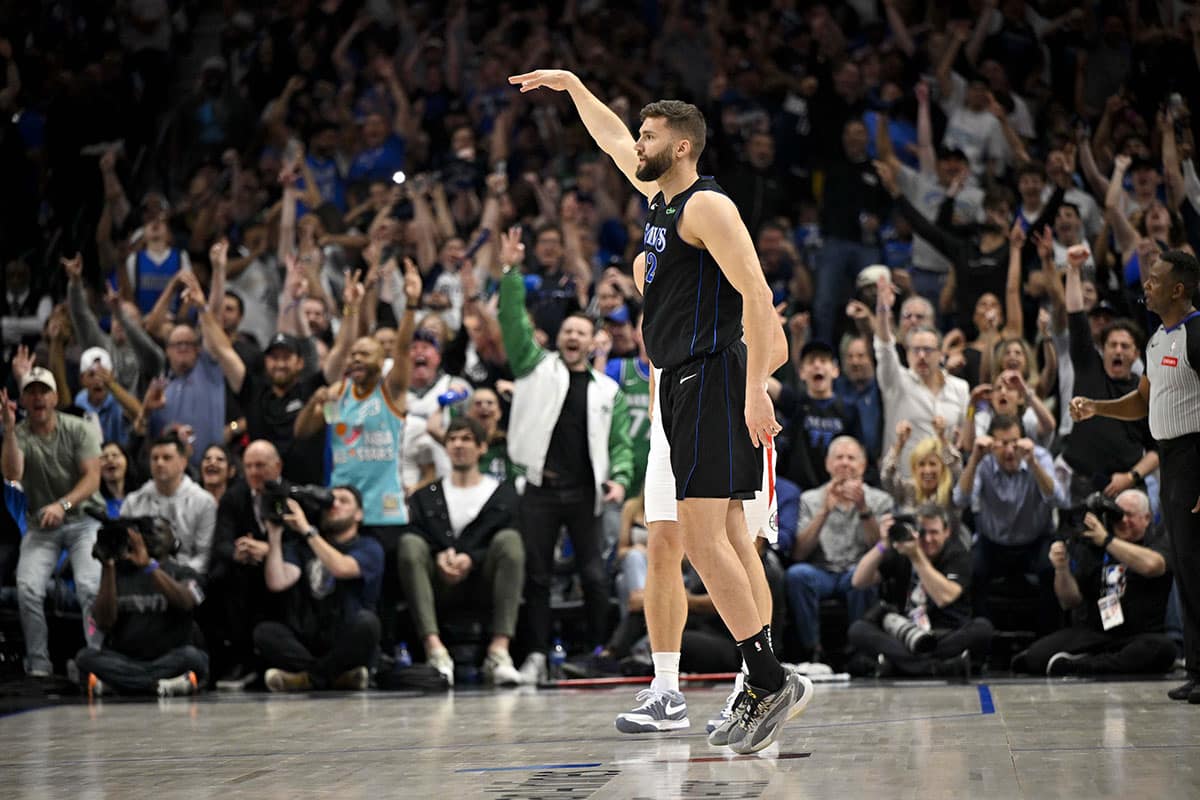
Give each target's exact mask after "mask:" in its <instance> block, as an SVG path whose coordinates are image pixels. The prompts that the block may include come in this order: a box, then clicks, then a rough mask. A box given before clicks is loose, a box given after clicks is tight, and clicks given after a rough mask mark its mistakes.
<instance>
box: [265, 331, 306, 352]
mask: <svg viewBox="0 0 1200 800" xmlns="http://www.w3.org/2000/svg"><path fill="white" fill-rule="evenodd" d="M276 347H282V348H284V349H285V350H289V351H291V352H292V353H295V354H296V355H300V340H299V339H297V338H296V337H295V336H290V335H288V334H286V333H277V334H275V335H274V336H272V337H271V341H269V342H267V349H266V350H264V351H263V352H264V353H269V352H271V351H272V350H273V349H275V348H276Z"/></svg>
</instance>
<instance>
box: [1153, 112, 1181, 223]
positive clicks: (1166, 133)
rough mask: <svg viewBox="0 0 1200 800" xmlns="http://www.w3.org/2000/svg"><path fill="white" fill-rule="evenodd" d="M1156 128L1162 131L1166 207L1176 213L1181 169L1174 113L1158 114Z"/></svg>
mask: <svg viewBox="0 0 1200 800" xmlns="http://www.w3.org/2000/svg"><path fill="white" fill-rule="evenodd" d="M1158 127H1159V130H1161V131H1162V162H1163V175H1164V176H1165V177H1166V184H1167V207H1168V208H1170V209H1172V210H1174V211H1178V210H1179V206H1180V204H1181V203H1183V199H1184V191H1183V169H1182V168H1181V167H1180V165H1179V146H1178V142H1177V141H1176V140H1175V116H1174V111H1171V112H1166V111H1160V112H1159V113H1158Z"/></svg>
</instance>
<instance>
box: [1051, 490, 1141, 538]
mask: <svg viewBox="0 0 1200 800" xmlns="http://www.w3.org/2000/svg"><path fill="white" fill-rule="evenodd" d="M1088 512H1091V513H1092V514H1095V515H1096V518H1097V519H1099V520H1100V524H1101V525H1103V526H1104V527H1105V528H1106V529H1107V530H1109V531H1112V529H1113V528H1114V527H1115V526H1116V524H1117V523H1118V522H1120V521H1121V519H1122V518H1123V517H1124V516H1125V510H1124V509H1122V508H1121V507H1120V506H1119V505H1117V502H1116V501H1115V500H1113V499H1112V498H1110V497H1107V496H1105V494H1104V492H1092V493H1091V494H1089V495H1088V496H1087V497H1085V498H1084V500H1083V502H1082V503H1080V504H1079V505H1075V506H1071V507H1070V508H1064V509H1063V510H1062V511H1061V512H1060V513H1059V522H1058V530H1059V533H1061V534H1062V535H1063V536H1066V537H1068V538H1071V539H1078V538H1079V536H1080V534H1082V533H1083V532H1084V531H1085V530H1087V524H1086V523H1085V522H1084V517H1086V516H1087V515H1088Z"/></svg>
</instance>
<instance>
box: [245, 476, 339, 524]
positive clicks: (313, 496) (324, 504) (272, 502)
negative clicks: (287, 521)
mask: <svg viewBox="0 0 1200 800" xmlns="http://www.w3.org/2000/svg"><path fill="white" fill-rule="evenodd" d="M288 499H292V500H295V501H296V502H297V503H299V504H300V508H301V509H302V510H303V511H304V515H305V516H306V517H310V518H314V519H312V520H311V521H312V522H314V523H316V522H318V521H319V520H318V519H315V518H316V517H320V515H321V512H322V511H324V510H325V509H327V508H330V507H331V506H332V505H333V490H332V489H327V488H325V487H324V486H316V485H313V484H309V485H304V486H301V485H297V484H295V483H289V482H288V481H285V480H283V479H282V478H277V479H276V480H273V481H267V483H266V485H265V486H263V495H262V512H263V519H265V520H267V521H269V522H279V523H282V522H283V515H284V514H286V513H288V506H287V501H288Z"/></svg>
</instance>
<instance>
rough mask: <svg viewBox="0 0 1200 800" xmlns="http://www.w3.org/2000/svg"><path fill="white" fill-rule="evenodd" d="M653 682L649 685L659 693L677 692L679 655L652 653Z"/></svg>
mask: <svg viewBox="0 0 1200 800" xmlns="http://www.w3.org/2000/svg"><path fill="white" fill-rule="evenodd" d="M650 658H652V659H653V660H654V680H653V681H651V683H650V685H651V686H653V687H654V688H655V689H658V690H660V691H672V692H678V691H679V653H652V654H651V655H650Z"/></svg>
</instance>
